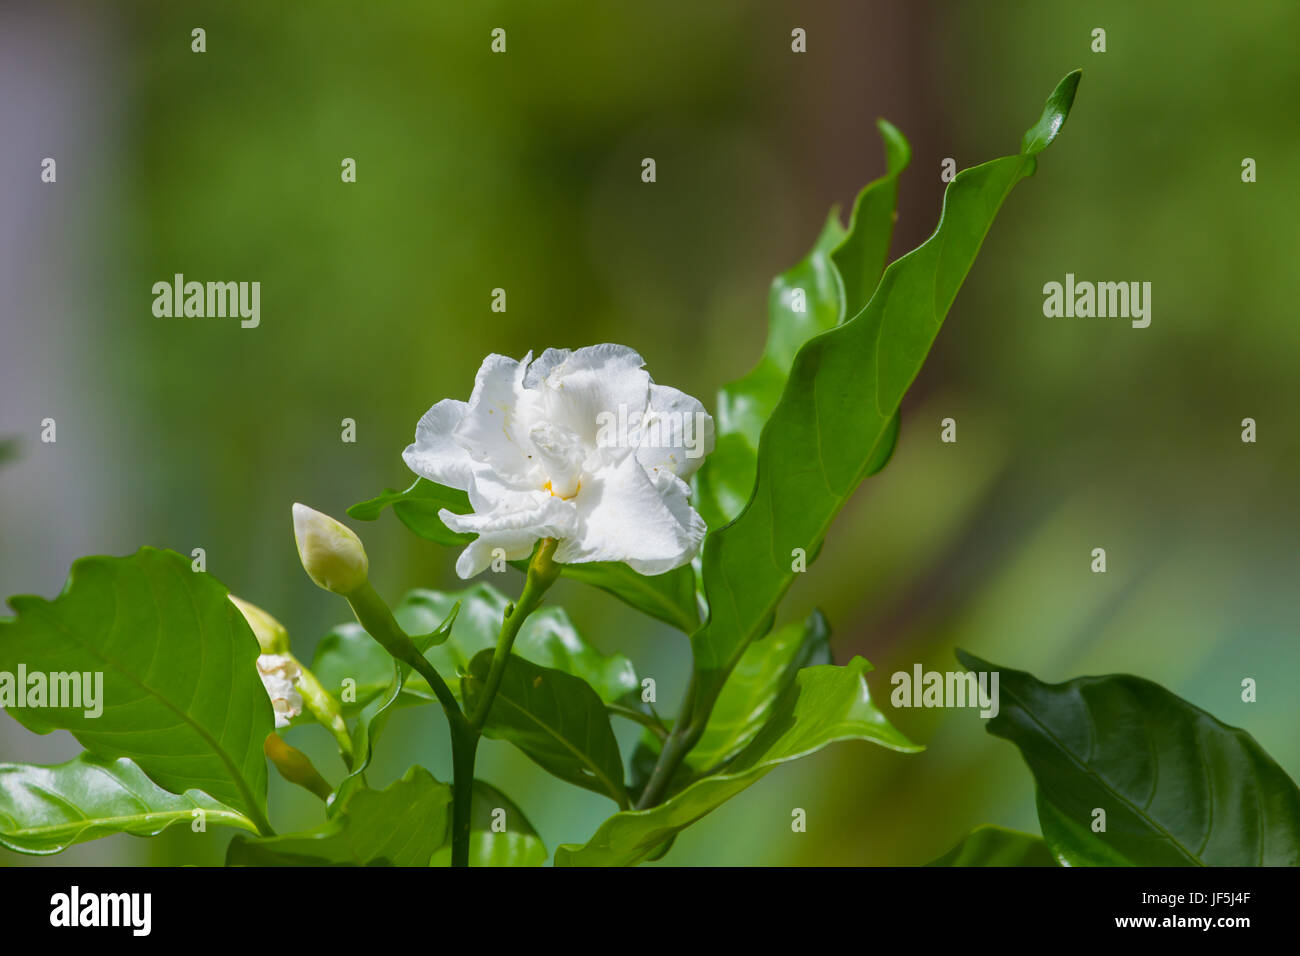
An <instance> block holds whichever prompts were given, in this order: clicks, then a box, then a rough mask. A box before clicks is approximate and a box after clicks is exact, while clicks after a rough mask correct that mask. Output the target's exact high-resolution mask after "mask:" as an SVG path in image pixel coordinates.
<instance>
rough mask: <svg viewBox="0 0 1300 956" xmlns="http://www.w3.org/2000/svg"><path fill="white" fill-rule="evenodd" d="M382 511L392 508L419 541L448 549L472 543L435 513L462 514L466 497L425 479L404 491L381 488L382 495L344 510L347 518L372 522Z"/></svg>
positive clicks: (465, 509)
mask: <svg viewBox="0 0 1300 956" xmlns="http://www.w3.org/2000/svg"><path fill="white" fill-rule="evenodd" d="M385 508H392V509H393V514H395V515H397V518H398V520H399V521H401V522H402V524H404V525H406V526H407V527H408V528H410V529H411V530H412V531H414V532H415V533H416V534H417V535H419V536H420V537H421V538H424V539H426V540H428V541H435V542H437V543H438V544H445V545H447V546H449V547H455V546H457V545H461V546H463V545H466V544H469V543H470V542H471V541H473V540H474V535H472V534H459V533H457V532H455V531H452V530H451V529H450V528H448V527H447V526H446V525H445V524H443V523H442V519H441V518H439V517H438V512H439V511H441V510H442V509H443V508H446V509H447V510H448V511H450V512H452V513H453V514H466V513H468V512H469V511H470V510H471V509H470V506H469V495H467V494H466V493H465V492H463V491H458V490H456V489H455V488H448V487H446V486H445V485H440V484H438V483H437V482H434V481H429V480H428V479H426V478H417V479H415V484H413V485H411V487H409V488H407V489H406V490H405V491H398V490H396V489H395V488H385V489H384V493H383V494H382V495H379V496H378V497H377V498H371V499H370V500H369V501H359V502H357V503H356V504H355V505H353V506H352V507H351V508H349V509H348V517H349V518H356V519H357V520H358V521H376V520H378V518H379V516H380V515H381V514H383V511H384V509H385Z"/></svg>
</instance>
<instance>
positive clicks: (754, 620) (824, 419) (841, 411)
mask: <svg viewBox="0 0 1300 956" xmlns="http://www.w3.org/2000/svg"><path fill="white" fill-rule="evenodd" d="M1033 168H1034V158H1033V156H1031V155H1028V154H1021V155H1017V156H1009V157H1006V158H1003V159H996V160H993V161H992V162H989V163H985V164H984V165H982V166H977V167H975V168H974V169H967V170H964V171H963V172H961V173H960V174H959V175H958V176H957V177H956V179H954V180H953V181H952V182H951V183H950V184H949V185H948V189H947V192H946V194H945V196H944V207H943V213H942V215H941V217H940V220H939V226H938V228H937V229H936V230H935V232H934V235H932V236H931V237H930V238H929V239H928V240H926V242H925V243H923V244H922V245H921V246H920V247H918V248H917V249H914V250H913V251H912V252H909V253H908V254H907V255H905V256H903V257H902V258H900V259H898V260H897V261H895V262H894V263H893V264H892V265H890V267H889V268H888V269H886V270H885V273H884V275H883V276H881V279H880V284H879V287H878V288H877V289H876V292H875V294H874V295H873V296H872V298H871V301H870V302H869V303H868V305H867V306H866V308H865V309H863V310H862V311H861V312H860V313H858V315H857V316H856V317H854V318H852V319H850V320H849V321H848V322H845V323H844V324H843V325H840V326H837V327H836V328H833V329H830V330H829V331H827V332H823V333H822V334H821V335H818V336H816V337H814V338H813V339H811V340H809V341H808V342H807V343H806V344H805V345H804V346H803V348H802V349H800V350H799V354H798V356H797V357H796V358H795V361H794V365H793V367H792V368H791V371H790V377H789V381H788V382H787V384H786V386H785V391H784V392H783V394H782V396H781V400H780V403H779V404H778V405H777V407H776V410H775V411H774V412H773V413H772V416H771V417H770V418H769V419H768V421H767V424H766V426H765V427H764V429H763V435H762V443H761V446H760V450H759V466H758V479H757V483H756V484H755V487H754V492H753V495H752V497H751V498H750V500H749V503H748V504H747V505H746V507H745V510H744V512H743V513H742V514H741V515H740V516H739V517H738V518H737V519H736V520H735V521H734V522H732V523H731V524H729V525H727V526H726V527H724V528H721V529H719V530H717V531H715V532H714V533H713V534H711V535H709V537H708V538H707V539H706V541H705V545H704V557H703V570H704V590H705V593H706V595H707V598H708V605H709V609H710V617H709V620H708V622H707V623H706V624H705V625H704V627H703V628H701V629H700V630H699V631H697V632H696V633H695V634H694V635H693V636H692V638H691V645H692V648H693V650H694V652H695V660H696V668H697V672H696V677H697V682H698V687H699V691H700V699H701V700H702V701H703V702H704V703H705V704H707V703H708V702H709V701H710V700H711V698H712V697H713V696H714V695H716V694H717V693H718V692H719V691H720V690H721V688H722V683H723V681H724V680H725V679H726V675H727V673H728V671H729V670H730V669H731V667H732V666H733V665H734V664H735V663H736V662H737V661H738V660H739V658H740V655H741V654H742V653H743V652H744V649H745V647H746V646H747V645H748V644H749V642H750V641H752V640H754V639H755V638H756V637H758V636H760V635H761V634H762V633H763V631H764V630H765V628H766V627H768V626H769V625H770V621H771V618H772V615H773V612H774V610H775V609H776V606H777V604H778V603H779V602H780V600H781V598H782V596H783V595H784V594H785V592H786V591H787V590H788V588H789V587H790V584H791V582H792V581H793V579H794V575H795V573H796V572H795V571H794V569H793V566H792V555H793V554H794V551H795V549H803V551H804V552H805V553H806V554H813V553H814V552H815V551H816V550H817V548H818V547H820V544H821V541H822V538H823V537H824V535H825V534H826V530H827V528H829V527H830V524H831V521H832V520H833V519H834V517H835V515H836V514H837V513H838V512H839V511H840V509H841V508H842V507H843V506H844V504H845V502H847V501H848V499H849V497H850V496H851V495H852V494H853V491H854V490H855V489H856V488H857V486H858V484H859V483H860V482H861V481H862V479H863V478H864V477H865V476H866V475H867V474H868V473H869V472H870V470H871V469H872V468H873V467H875V466H876V464H877V463H878V462H879V461H880V459H881V457H882V453H883V452H884V451H885V449H886V448H887V446H888V444H889V442H890V438H889V436H890V433H891V431H893V430H894V428H895V425H894V421H895V415H896V414H897V412H898V408H899V404H900V403H901V401H902V399H903V395H904V394H905V393H906V392H907V389H908V388H909V386H910V385H911V384H912V380H913V379H914V378H915V377H916V375H917V373H918V372H919V371H920V369H921V364H922V362H923V361H924V360H925V356H926V354H927V353H928V352H929V350H930V346H931V344H932V343H933V342H934V339H935V337H936V335H937V334H938V332H939V327H940V325H941V324H942V322H943V318H944V316H945V315H946V314H947V311H948V308H949V307H950V306H951V305H952V302H953V300H954V298H955V297H956V295H957V290H958V289H959V288H960V287H961V284H962V281H963V280H964V279H965V277H966V273H967V272H968V271H969V269H970V267H971V265H972V263H973V262H974V260H975V255H976V253H977V252H978V251H979V248H980V245H981V243H982V242H983V240H984V236H985V234H986V233H987V232H988V229H989V227H990V226H991V225H992V223H993V218H994V216H995V215H996V214H997V211H998V209H999V208H1000V207H1001V205H1002V202H1003V200H1005V199H1006V197H1007V195H1008V194H1009V193H1010V191H1011V189H1012V187H1014V186H1015V185H1016V183H1018V182H1019V181H1020V180H1021V179H1023V178H1024V177H1025V176H1027V175H1029V174H1030V173H1032V171H1033Z"/></svg>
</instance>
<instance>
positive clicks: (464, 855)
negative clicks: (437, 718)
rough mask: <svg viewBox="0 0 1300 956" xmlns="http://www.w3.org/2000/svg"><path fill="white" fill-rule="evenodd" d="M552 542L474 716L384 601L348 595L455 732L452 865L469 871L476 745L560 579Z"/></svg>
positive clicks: (364, 590)
mask: <svg viewBox="0 0 1300 956" xmlns="http://www.w3.org/2000/svg"><path fill="white" fill-rule="evenodd" d="M558 544H559V542H557V541H556V540H555V539H554V538H544V539H543V540H542V543H541V546H540V547H538V549H537V553H536V554H534V555H533V560H532V561H531V562H530V563H529V565H528V577H527V578H526V579H525V581H524V590H523V593H522V594H520V595H519V601H518V602H517V603H516V604H513V605H511V606H510V607H508V608H507V609H506V615H505V618H504V620H502V622H501V633H500V634H499V635H498V637H497V646H496V650H495V651H494V652H493V655H492V667H491V669H490V670H489V671H488V677H487V682H486V683H485V685H484V687H483V693H482V694H481V695H480V696H479V698H478V701H477V703H476V704H475V705H474V711H473V716H472V717H468V718H467V717H466V716H465V713H464V711H462V710H461V708H460V704H458V703H457V702H456V698H455V696H454V695H453V694H452V692H451V688H450V687H448V686H447V682H446V681H444V680H443V679H442V675H441V674H439V673H438V671H437V669H436V668H435V667H434V666H433V665H432V664H430V663H429V661H428V659H427V658H425V656H424V655H423V654H421V653H420V651H419V648H417V647H416V646H415V643H414V642H413V641H412V640H411V638H410V637H409V636H408V635H407V633H406V632H405V631H403V630H402V628H401V626H400V625H399V624H398V623H397V619H396V618H394V617H393V612H392V611H391V610H389V608H388V605H387V604H385V603H384V599H383V598H381V597H380V596H379V593H378V592H377V591H375V589H374V588H373V587H372V586H371V585H370V584H369V582H367V583H365V584H363V585H361V587H359V588H357V589H356V590H355V591H353V592H351V593H350V594H348V595H346V597H347V599H348V603H349V604H351V605H352V611H353V613H354V614H356V616H357V620H358V621H360V622H361V626H362V627H364V628H365V629H366V633H368V634H369V635H370V636H371V637H373V638H374V639H375V640H376V641H378V642H379V644H380V645H381V646H382V647H383V648H384V650H386V651H388V653H389V654H391V655H392V656H393V657H395V658H396V659H397V660H398V661H400V662H401V663H403V664H407V665H409V666H410V667H411V668H413V669H414V670H415V671H416V672H417V673H418V674H420V676H422V677H423V678H424V679H425V680H427V681H428V682H429V686H430V687H431V688H433V693H434V696H436V697H437V698H438V703H440V704H441V705H442V710H443V713H445V714H446V715H447V724H448V727H449V729H450V732H451V774H452V781H451V786H452V804H451V865H452V866H453V867H455V866H469V844H470V824H471V818H472V816H473V811H474V761H475V758H476V757H477V755H478V740H479V736H480V735H481V733H482V728H483V724H484V723H485V722H486V721H487V718H488V714H489V713H490V712H491V710H492V701H493V700H494V699H495V698H496V694H497V690H498V689H499V688H500V686H501V679H502V678H503V677H504V676H505V670H506V662H507V661H508V660H509V659H510V648H511V647H513V646H514V643H515V638H516V637H518V636H519V629H520V628H521V627H523V624H524V621H525V620H526V619H527V618H528V615H529V614H531V613H533V611H535V610H537V607H538V605H540V604H541V603H542V595H544V594H545V593H546V590H547V588H549V587H550V586H551V585H552V584H554V583H555V579H556V578H558V577H559V576H560V565H558V564H556V563H555V562H554V561H552V560H551V557H552V555H554V554H555V549H556V547H557V546H558Z"/></svg>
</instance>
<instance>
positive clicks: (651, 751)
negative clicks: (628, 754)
mask: <svg viewBox="0 0 1300 956" xmlns="http://www.w3.org/2000/svg"><path fill="white" fill-rule="evenodd" d="M830 636H831V635H830V628H829V627H828V626H827V624H826V618H825V617H823V616H822V614H821V612H820V611H814V612H813V613H812V614H810V615H809V616H808V619H807V620H806V621H803V622H794V623H791V624H787V625H786V626H785V627H782V628H778V629H777V630H775V631H773V632H772V633H771V634H768V635H767V636H766V637H763V638H761V639H759V640H757V641H754V643H752V644H750V645H749V647H747V648H745V653H744V655H743V656H742V657H741V659H740V663H739V664H737V665H736V669H735V670H733V671H732V672H731V676H730V677H728V678H727V683H726V684H725V685H724V686H723V688H722V693H721V694H720V695H719V696H718V701H717V703H716V704H715V705H714V707H713V711H712V713H711V714H710V715H709V722H708V724H707V725H706V727H705V729H704V733H703V734H702V735H701V737H700V740H699V742H698V743H697V744H696V745H695V747H694V748H693V749H692V750H691V752H690V753H689V754H688V755H687V757H686V760H685V761H684V764H683V766H682V767H681V768H680V770H679V772H678V773H677V775H676V776H675V777H674V780H673V783H672V785H671V786H670V787H669V792H670V793H671V792H675V791H677V790H680V789H681V788H682V787H683V786H684V785H685V784H687V783H688V782H690V780H691V779H692V778H693V777H695V776H697V775H699V774H702V773H708V772H714V771H716V770H717V769H719V768H721V767H722V766H723V765H724V764H725V763H726V762H727V761H729V760H730V759H731V758H733V757H735V756H736V754H738V753H740V752H741V751H742V750H744V749H745V747H746V745H748V744H749V742H750V741H752V740H753V739H754V738H755V737H756V736H758V733H759V731H760V730H762V728H763V726H764V724H766V723H767V721H768V720H769V719H770V717H771V716H772V712H773V711H774V710H775V708H776V706H777V704H778V702H779V701H780V699H781V695H782V694H784V693H785V691H786V689H787V688H789V686H790V685H791V684H793V683H794V680H795V675H796V674H797V673H798V671H799V670H800V669H801V668H804V667H810V666H813V665H820V664H829V663H831V653H830ZM658 754H659V739H658V738H657V737H655V736H654V735H653V734H651V733H649V732H647V733H646V734H645V735H644V736H643V739H642V740H641V741H640V744H639V745H638V747H637V749H636V751H635V752H634V753H633V757H632V771H633V781H634V782H635V788H634V789H636V790H637V791H639V790H640V788H641V786H643V785H644V782H645V779H646V778H647V777H648V775H649V772H650V770H651V769H652V768H653V765H654V761H655V759H656V758H657V756H658Z"/></svg>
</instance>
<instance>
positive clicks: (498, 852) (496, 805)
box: [429, 780, 546, 866]
mask: <svg viewBox="0 0 1300 956" xmlns="http://www.w3.org/2000/svg"><path fill="white" fill-rule="evenodd" d="M453 791H454V788H453ZM501 810H504V811H505V818H504V823H505V829H504V830H502V831H501V832H499V833H498V832H496V831H495V830H494V829H493V826H494V824H495V822H496V817H497V813H498V811H501ZM545 862H546V844H545V843H543V842H542V838H541V837H539V836H538V835H537V831H536V830H534V829H533V825H532V824H531V823H529V822H528V818H527V817H526V816H524V812H523V811H522V810H520V809H519V807H518V806H516V805H515V803H514V801H512V800H511V799H510V798H509V797H507V796H506V795H505V794H504V793H502V792H501V791H500V790H498V789H497V788H496V787H494V786H492V785H491V784H490V783H484V782H483V781H482V780H475V781H474V811H473V813H472V814H471V816H470V832H469V865H470V866H541V865H542V864H543V863H545ZM429 865H430V866H451V840H450V839H448V841H447V842H446V843H445V844H444V845H443V846H442V847H440V848H439V849H438V850H437V852H435V853H434V854H433V859H432V860H430V861H429Z"/></svg>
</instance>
